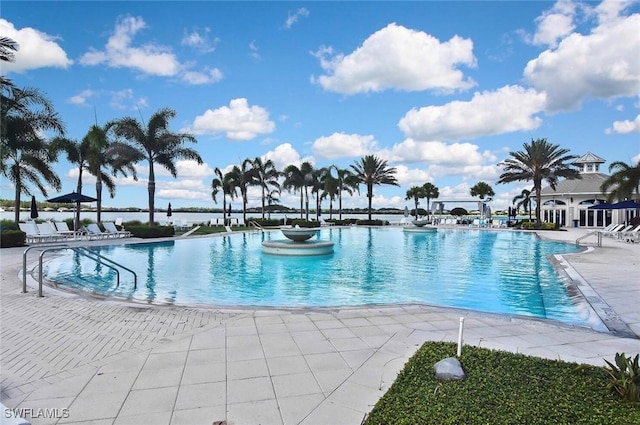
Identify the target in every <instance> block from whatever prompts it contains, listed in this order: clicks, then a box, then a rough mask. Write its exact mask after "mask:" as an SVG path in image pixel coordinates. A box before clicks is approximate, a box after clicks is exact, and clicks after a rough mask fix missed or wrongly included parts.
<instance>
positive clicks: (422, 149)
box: [379, 139, 495, 166]
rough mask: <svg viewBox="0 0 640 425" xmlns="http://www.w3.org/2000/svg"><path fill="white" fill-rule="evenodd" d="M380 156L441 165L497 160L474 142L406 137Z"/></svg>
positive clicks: (477, 163)
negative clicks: (423, 139)
mask: <svg viewBox="0 0 640 425" xmlns="http://www.w3.org/2000/svg"><path fill="white" fill-rule="evenodd" d="M379 154H380V156H383V157H385V158H388V160H389V161H394V162H405V163H415V162H427V163H430V164H440V165H457V166H462V165H479V164H482V163H484V162H486V161H488V160H495V157H493V156H492V155H491V154H489V153H486V152H485V153H481V152H479V151H478V145H474V144H472V143H452V144H447V143H443V142H421V141H416V140H414V139H406V140H404V141H403V142H401V143H397V144H395V145H393V146H392V147H391V148H390V149H388V150H383V151H380V152H379Z"/></svg>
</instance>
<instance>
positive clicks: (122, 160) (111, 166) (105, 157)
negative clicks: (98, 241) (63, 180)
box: [83, 124, 143, 223]
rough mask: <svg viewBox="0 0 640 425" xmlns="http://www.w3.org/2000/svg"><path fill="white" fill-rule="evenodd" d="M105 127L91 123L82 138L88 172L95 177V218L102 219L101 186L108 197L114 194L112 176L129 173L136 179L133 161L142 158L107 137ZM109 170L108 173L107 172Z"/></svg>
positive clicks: (122, 144)
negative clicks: (86, 148)
mask: <svg viewBox="0 0 640 425" xmlns="http://www.w3.org/2000/svg"><path fill="white" fill-rule="evenodd" d="M107 130H108V129H107V127H104V128H103V127H100V126H98V125H96V124H94V125H92V126H91V128H90V129H89V131H88V132H87V135H86V136H85V138H84V139H83V141H84V140H85V139H86V140H87V141H88V142H89V146H90V149H89V156H88V161H89V173H90V174H92V175H93V176H95V178H96V199H97V201H96V220H97V221H98V223H100V222H101V221H102V186H103V184H104V186H106V187H107V190H108V191H109V197H111V198H114V197H115V196H116V184H115V181H114V180H113V178H112V176H113V177H116V176H117V175H118V173H120V174H122V176H124V177H127V176H128V175H129V173H131V175H132V176H133V179H134V180H138V176H137V173H136V169H135V167H134V163H135V162H137V161H140V160H142V159H143V158H142V157H141V156H140V155H139V152H138V151H137V150H136V149H135V148H133V147H132V146H130V145H128V144H127V143H122V142H119V141H112V140H110V139H109V137H108V133H107ZM107 172H110V174H107Z"/></svg>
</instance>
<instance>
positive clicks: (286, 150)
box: [263, 143, 302, 170]
mask: <svg viewBox="0 0 640 425" xmlns="http://www.w3.org/2000/svg"><path fill="white" fill-rule="evenodd" d="M263 158H264V159H265V160H268V159H270V160H271V161H273V164H274V165H275V167H276V169H278V170H284V169H285V168H286V167H287V166H288V165H290V164H300V163H301V162H302V159H301V158H300V154H299V153H298V151H296V150H295V149H294V147H293V146H291V143H283V144H281V145H279V146H277V147H276V148H275V149H274V150H272V151H269V152H267V153H266V154H264V155H263Z"/></svg>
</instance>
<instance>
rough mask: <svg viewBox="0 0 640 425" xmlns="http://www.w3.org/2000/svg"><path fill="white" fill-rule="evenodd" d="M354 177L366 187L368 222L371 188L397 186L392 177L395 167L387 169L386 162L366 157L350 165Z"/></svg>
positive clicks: (370, 156)
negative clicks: (384, 185) (383, 185)
mask: <svg viewBox="0 0 640 425" xmlns="http://www.w3.org/2000/svg"><path fill="white" fill-rule="evenodd" d="M351 168H352V169H353V171H354V173H355V175H356V177H357V178H358V180H359V181H360V183H363V184H365V185H366V186H367V198H368V200H369V220H371V201H372V200H373V186H374V185H382V184H390V185H394V186H398V180H397V179H396V177H395V176H394V174H395V173H396V169H395V167H388V166H387V161H386V160H382V159H380V158H378V157H376V156H374V155H366V156H364V157H362V158H360V160H359V161H356V162H355V163H354V164H353V165H351Z"/></svg>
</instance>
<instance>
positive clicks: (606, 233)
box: [598, 224, 624, 236]
mask: <svg viewBox="0 0 640 425" xmlns="http://www.w3.org/2000/svg"><path fill="white" fill-rule="evenodd" d="M623 227H624V224H616V225H615V226H613V227H612V228H611V229H609V230H598V232H600V233H602V236H613V235H615V234H616V233H617V232H619V231H620V230H621V229H622V228H623Z"/></svg>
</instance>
